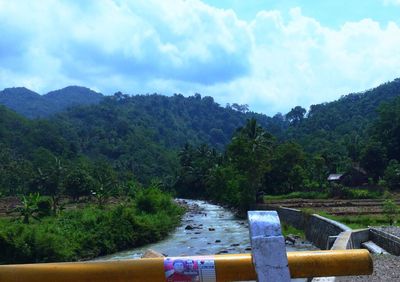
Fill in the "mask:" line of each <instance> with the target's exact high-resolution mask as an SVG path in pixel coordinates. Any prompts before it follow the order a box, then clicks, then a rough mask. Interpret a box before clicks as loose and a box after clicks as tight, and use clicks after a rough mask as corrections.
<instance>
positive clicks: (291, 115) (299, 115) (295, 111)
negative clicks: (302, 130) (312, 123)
mask: <svg viewBox="0 0 400 282" xmlns="http://www.w3.org/2000/svg"><path fill="white" fill-rule="evenodd" d="M306 112H307V110H306V109H304V108H302V107H300V106H296V107H294V108H292V109H291V110H290V112H288V113H287V114H286V119H287V120H289V122H290V123H291V124H294V125H296V124H298V123H300V122H301V121H302V120H303V119H304V115H305V114H306Z"/></svg>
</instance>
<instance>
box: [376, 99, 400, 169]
mask: <svg viewBox="0 0 400 282" xmlns="http://www.w3.org/2000/svg"><path fill="white" fill-rule="evenodd" d="M378 112H379V117H378V119H377V120H376V122H375V123H374V126H373V133H374V136H375V139H376V140H378V141H379V142H381V143H382V145H383V146H384V148H385V149H386V152H387V156H388V158H389V159H396V160H399V161H400V97H397V98H396V99H395V100H394V101H392V102H391V103H385V104H383V105H381V107H380V108H379V110H378Z"/></svg>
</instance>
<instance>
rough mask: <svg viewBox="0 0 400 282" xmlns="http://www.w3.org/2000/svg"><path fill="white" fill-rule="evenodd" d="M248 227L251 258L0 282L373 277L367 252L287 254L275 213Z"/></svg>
mask: <svg viewBox="0 0 400 282" xmlns="http://www.w3.org/2000/svg"><path fill="white" fill-rule="evenodd" d="M249 223H250V239H251V243H252V254H224V255H212V256H197V257H166V258H165V257H157V258H143V259H132V260H120V261H95V262H93V261H92V262H70V263H38V264H24V265H2V266H0V281H1V282H3V281H7V282H21V281H24V282H47V281H57V282H78V281H87V282H92V281H93V282H94V281H96V282H106V281H107V282H110V281H120V282H128V281H129V282H147V281H148V282H150V281H151V282H158V281H160V282H161V281H168V282H174V281H184V282H186V281H200V282H224V281H248V280H257V281H260V282H265V281H279V282H286V281H290V279H291V278H309V277H325V276H351V275H369V274H372V271H373V264H372V259H371V256H370V254H369V252H368V251H367V250H335V251H332V250H329V251H302V252H288V253H286V250H285V245H284V239H283V236H282V234H281V229H280V223H279V218H278V216H277V214H276V212H270V211H262V212H249ZM282 242H283V244H282Z"/></svg>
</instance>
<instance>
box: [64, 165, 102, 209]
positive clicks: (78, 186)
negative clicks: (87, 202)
mask: <svg viewBox="0 0 400 282" xmlns="http://www.w3.org/2000/svg"><path fill="white" fill-rule="evenodd" d="M93 182H94V180H93V178H92V177H91V176H90V175H89V173H88V172H87V171H85V170H84V169H83V168H76V169H73V170H72V171H70V172H69V173H68V174H67V176H66V177H65V179H64V182H63V186H64V189H65V193H66V194H67V195H69V196H71V197H72V199H73V200H74V201H79V198H80V197H81V196H88V195H90V191H91V190H93V185H94V183H93Z"/></svg>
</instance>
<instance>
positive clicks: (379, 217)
mask: <svg viewBox="0 0 400 282" xmlns="http://www.w3.org/2000/svg"><path fill="white" fill-rule="evenodd" d="M317 213H318V214H320V215H322V216H324V217H327V218H330V219H333V220H336V221H339V222H341V223H343V224H346V225H347V226H349V227H350V228H353V229H360V228H367V227H368V226H383V225H384V226H387V225H389V220H388V218H387V216H385V215H383V214H368V215H343V216H337V215H330V214H327V213H321V212H317ZM394 225H397V226H400V222H399V221H398V220H397V222H395V224H394Z"/></svg>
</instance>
